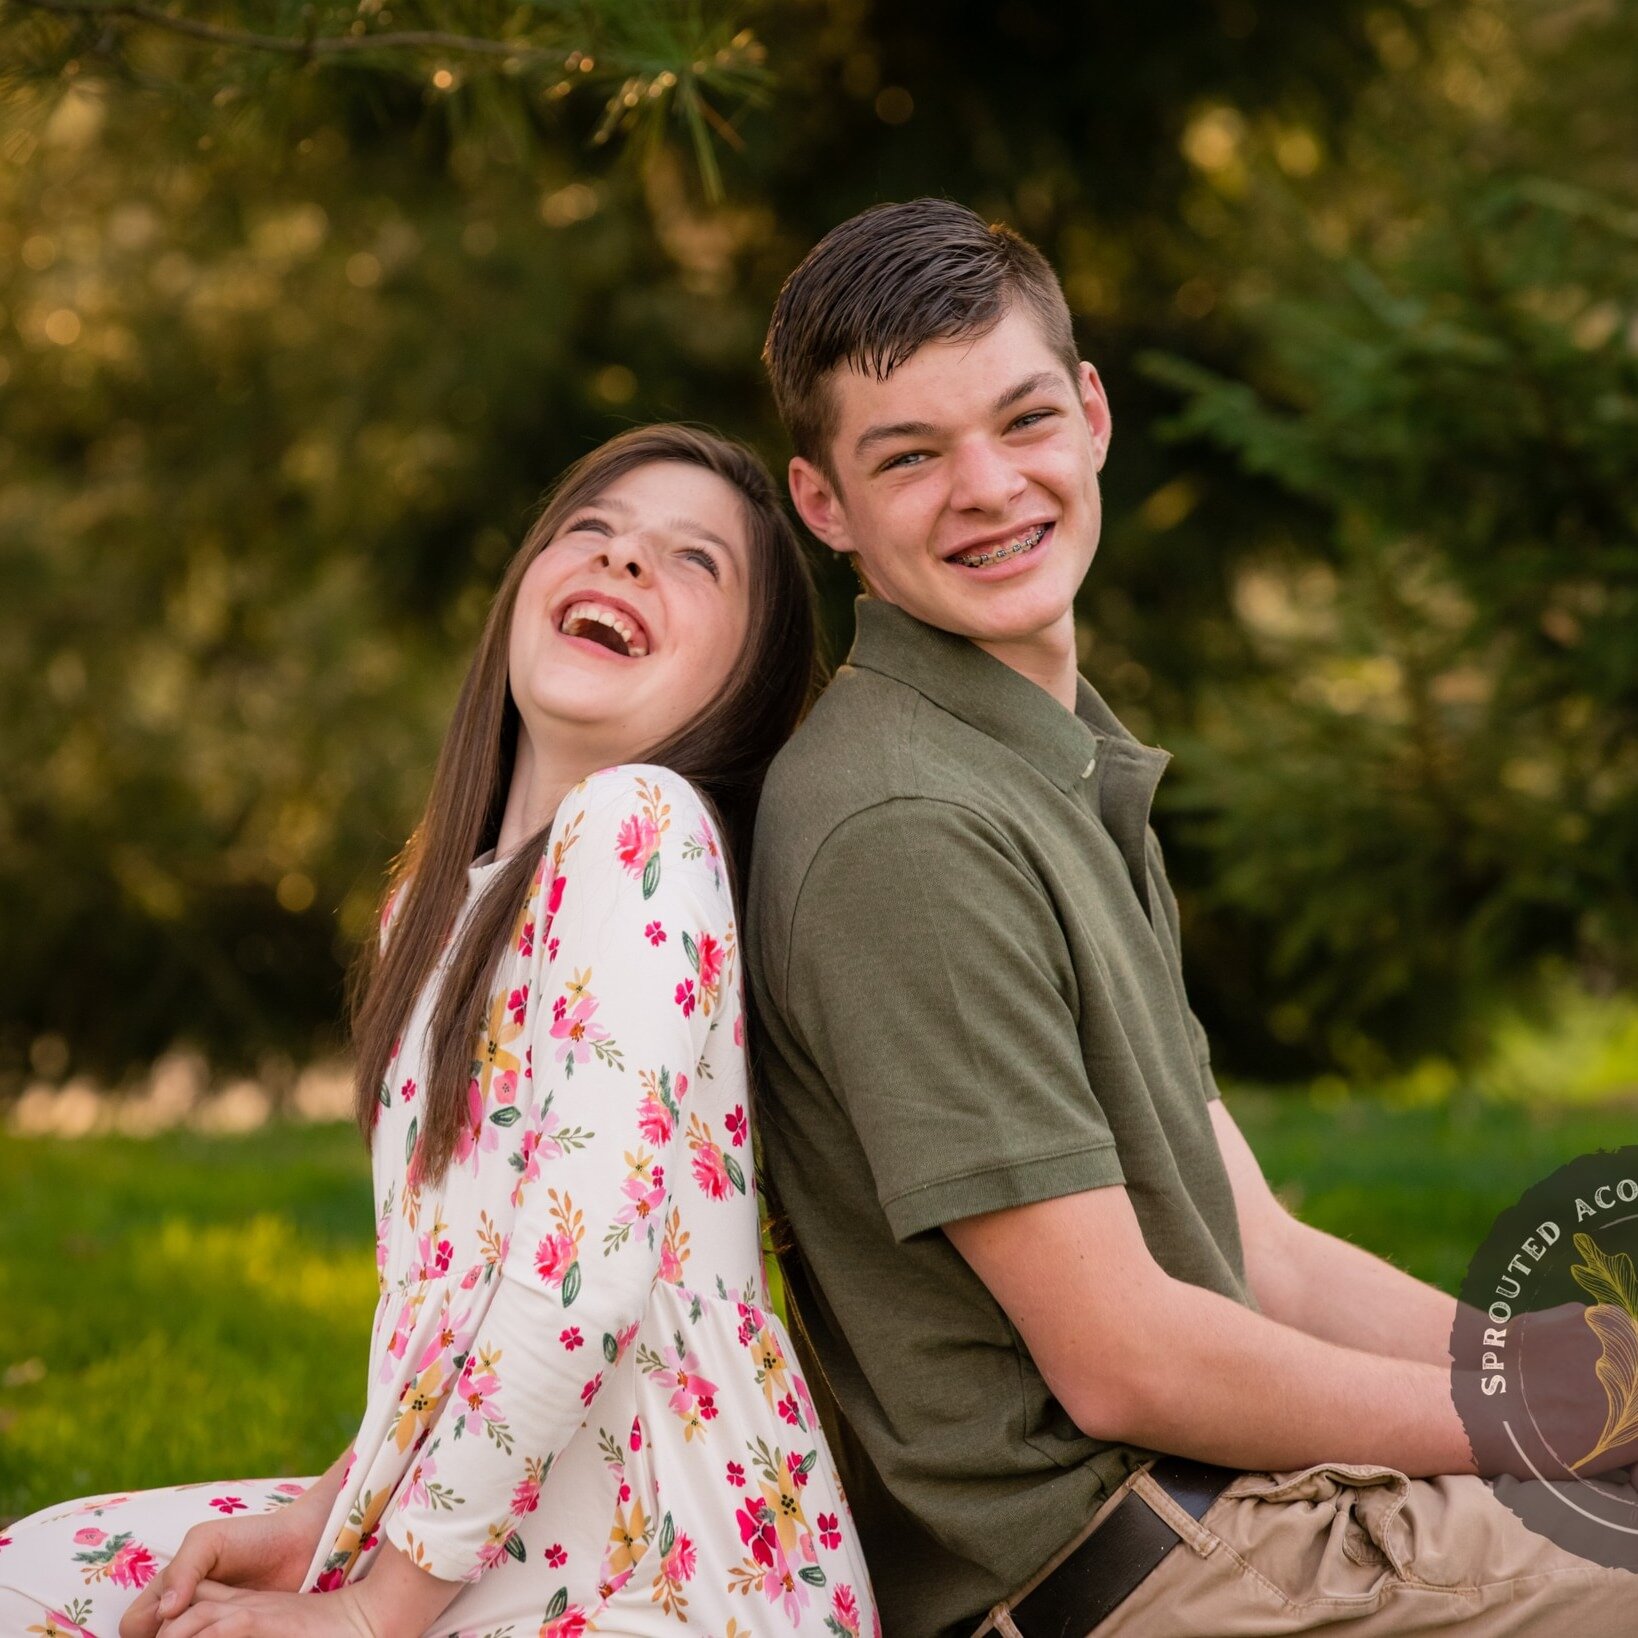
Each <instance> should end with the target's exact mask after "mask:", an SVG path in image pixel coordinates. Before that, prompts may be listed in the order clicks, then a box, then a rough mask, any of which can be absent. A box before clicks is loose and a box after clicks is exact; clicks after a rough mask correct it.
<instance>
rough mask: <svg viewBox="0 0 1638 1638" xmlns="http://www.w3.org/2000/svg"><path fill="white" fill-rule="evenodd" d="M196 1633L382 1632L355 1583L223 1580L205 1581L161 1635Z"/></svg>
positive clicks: (224, 1637) (359, 1636)
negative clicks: (279, 1588)
mask: <svg viewBox="0 0 1638 1638" xmlns="http://www.w3.org/2000/svg"><path fill="white" fill-rule="evenodd" d="M304 1567H305V1566H304ZM198 1633H208V1634H209V1635H210V1638H384V1635H383V1634H381V1633H378V1632H377V1631H376V1630H375V1628H374V1627H373V1626H371V1625H370V1622H369V1621H368V1619H367V1618H366V1617H365V1614H364V1610H363V1607H362V1604H361V1601H360V1599H359V1597H358V1589H357V1588H354V1587H340V1588H337V1590H336V1591H335V1592H330V1593H318V1594H314V1593H290V1592H257V1591H254V1590H253V1589H250V1588H246V1587H229V1586H225V1585H224V1584H223V1583H221V1582H219V1581H201V1582H200V1583H199V1585H198V1587H197V1588H196V1590H195V1591H194V1595H193V1602H192V1604H190V1605H189V1606H188V1608H187V1609H185V1610H183V1611H182V1613H181V1614H180V1615H178V1616H175V1617H174V1618H172V1619H171V1620H169V1621H166V1622H165V1623H164V1625H163V1626H161V1627H160V1629H159V1638H195V1635H196V1634H198ZM122 1638H123V1629H122Z"/></svg>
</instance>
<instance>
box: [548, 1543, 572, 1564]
mask: <svg viewBox="0 0 1638 1638" xmlns="http://www.w3.org/2000/svg"><path fill="white" fill-rule="evenodd" d="M546 1562H547V1563H548V1564H550V1565H551V1567H552V1568H553V1569H554V1570H561V1569H562V1568H563V1566H564V1565H565V1564H567V1563H568V1562H569V1555H568V1554H567V1553H566V1552H564V1551H563V1543H562V1542H561V1541H554V1542H553V1543H552V1545H551V1546H550V1547H548V1548H547V1549H546Z"/></svg>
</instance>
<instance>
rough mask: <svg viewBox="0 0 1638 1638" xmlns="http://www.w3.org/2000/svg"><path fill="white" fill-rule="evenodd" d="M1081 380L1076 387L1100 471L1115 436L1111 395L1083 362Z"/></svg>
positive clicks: (1095, 373) (1093, 370) (1083, 361)
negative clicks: (1110, 402) (1110, 404)
mask: <svg viewBox="0 0 1638 1638" xmlns="http://www.w3.org/2000/svg"><path fill="white" fill-rule="evenodd" d="M1078 373H1079V379H1078V380H1077V381H1076V383H1075V385H1076V388H1077V389H1078V391H1079V393H1080V399H1081V413H1082V414H1083V415H1084V416H1085V417H1086V429H1087V431H1088V432H1090V433H1091V434H1092V453H1093V457H1094V459H1095V460H1096V461H1097V465H1098V470H1099V471H1100V472H1101V471H1102V470H1103V463H1104V462H1105V460H1107V459H1108V457H1109V440H1110V438H1111V437H1112V436H1113V435H1114V430H1115V423H1114V417H1113V415H1112V414H1111V413H1110V410H1109V395H1108V394H1107V393H1106V392H1105V391H1104V390H1103V382H1102V381H1101V380H1100V379H1099V376H1098V372H1097V371H1096V370H1095V369H1094V368H1093V367H1092V366H1091V365H1090V364H1088V363H1087V362H1086V360H1085V359H1084V358H1083V359H1082V360H1081V367H1080V370H1079V372H1078Z"/></svg>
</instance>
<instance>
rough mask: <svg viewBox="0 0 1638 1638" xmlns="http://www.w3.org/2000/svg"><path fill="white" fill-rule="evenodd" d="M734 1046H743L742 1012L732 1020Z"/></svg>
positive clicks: (743, 1027) (743, 1015) (743, 1018)
mask: <svg viewBox="0 0 1638 1638" xmlns="http://www.w3.org/2000/svg"><path fill="white" fill-rule="evenodd" d="M734 1045H735V1046H737V1047H742V1046H744V1045H745V1014H744V1013H743V1012H741V1013H740V1014H739V1016H738V1017H737V1018H736V1019H735V1020H734Z"/></svg>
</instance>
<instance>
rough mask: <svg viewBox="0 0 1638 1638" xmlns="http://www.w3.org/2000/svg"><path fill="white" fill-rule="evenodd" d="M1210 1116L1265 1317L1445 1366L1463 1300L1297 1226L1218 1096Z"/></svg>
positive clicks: (1330, 1237)
mask: <svg viewBox="0 0 1638 1638" xmlns="http://www.w3.org/2000/svg"><path fill="white" fill-rule="evenodd" d="M1211 1118H1212V1124H1213V1126H1214V1127H1215V1128H1216V1131H1217V1142H1218V1145H1219V1147H1220V1148H1221V1149H1222V1151H1223V1163H1224V1165H1225V1166H1226V1167H1227V1169H1228V1174H1229V1181H1230V1183H1231V1184H1232V1185H1233V1187H1234V1205H1235V1210H1236V1214H1237V1215H1238V1217H1239V1220H1240V1243H1241V1245H1242V1247H1243V1248H1244V1251H1245V1264H1246V1280H1247V1283H1248V1284H1249V1285H1250V1286H1251V1289H1252V1292H1253V1294H1254V1295H1255V1296H1256V1298H1257V1305H1258V1307H1259V1308H1261V1309H1262V1311H1263V1313H1264V1314H1265V1315H1267V1317H1268V1318H1269V1319H1272V1320H1278V1321H1280V1322H1281V1323H1282V1324H1284V1325H1288V1326H1291V1327H1293V1328H1294V1329H1296V1330H1298V1331H1306V1332H1307V1333H1308V1334H1309V1335H1310V1336H1313V1337H1318V1338H1320V1339H1321V1340H1322V1341H1325V1342H1334V1343H1340V1344H1341V1345H1342V1346H1344V1347H1348V1348H1357V1349H1360V1350H1362V1351H1363V1352H1365V1353H1370V1354H1385V1355H1387V1356H1389V1357H1390V1358H1393V1359H1411V1360H1421V1361H1423V1362H1424V1363H1426V1364H1430V1365H1437V1366H1439V1367H1441V1369H1444V1370H1448V1369H1449V1367H1450V1334H1451V1327H1452V1326H1453V1325H1454V1323H1455V1319H1456V1299H1455V1298H1454V1297H1450V1296H1447V1295H1446V1294H1445V1293H1444V1292H1443V1291H1440V1290H1438V1289H1437V1288H1436V1287H1434V1286H1431V1285H1428V1284H1427V1283H1426V1282H1425V1281H1422V1280H1418V1279H1416V1278H1415V1277H1414V1276H1413V1275H1410V1274H1406V1273H1405V1272H1404V1271H1403V1270H1402V1269H1398V1268H1395V1267H1394V1266H1393V1265H1392V1264H1391V1263H1389V1262H1386V1261H1384V1260H1383V1259H1382V1258H1381V1257H1377V1256H1374V1255H1373V1254H1372V1253H1371V1252H1369V1251H1365V1250H1363V1249H1362V1248H1361V1247H1359V1246H1356V1245H1350V1244H1349V1243H1348V1241H1346V1240H1339V1239H1338V1238H1337V1237H1336V1236H1335V1235H1334V1234H1327V1233H1325V1231H1324V1230H1323V1229H1317V1228H1312V1227H1310V1226H1309V1225H1308V1224H1306V1223H1301V1222H1298V1221H1297V1219H1296V1218H1294V1217H1293V1216H1292V1215H1291V1214H1290V1212H1288V1211H1287V1210H1286V1209H1285V1207H1284V1206H1283V1205H1282V1204H1281V1203H1280V1201H1279V1200H1278V1199H1277V1198H1276V1196H1275V1195H1274V1193H1273V1191H1272V1190H1271V1189H1270V1188H1269V1186H1268V1182H1267V1180H1266V1179H1265V1178H1264V1176H1263V1169H1262V1167H1261V1166H1260V1165H1258V1163H1257V1157H1256V1156H1255V1155H1254V1154H1253V1153H1252V1152H1251V1146H1250V1145H1249V1144H1248V1143H1247V1142H1246V1140H1245V1137H1244V1135H1243V1134H1242V1133H1241V1131H1240V1128H1239V1127H1238V1126H1237V1125H1236V1124H1235V1121H1234V1117H1233V1116H1232V1115H1231V1114H1230V1113H1229V1112H1228V1110H1227V1109H1225V1108H1224V1107H1223V1103H1222V1100H1221V1099H1217V1100H1215V1101H1214V1102H1213V1103H1212V1105H1211Z"/></svg>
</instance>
